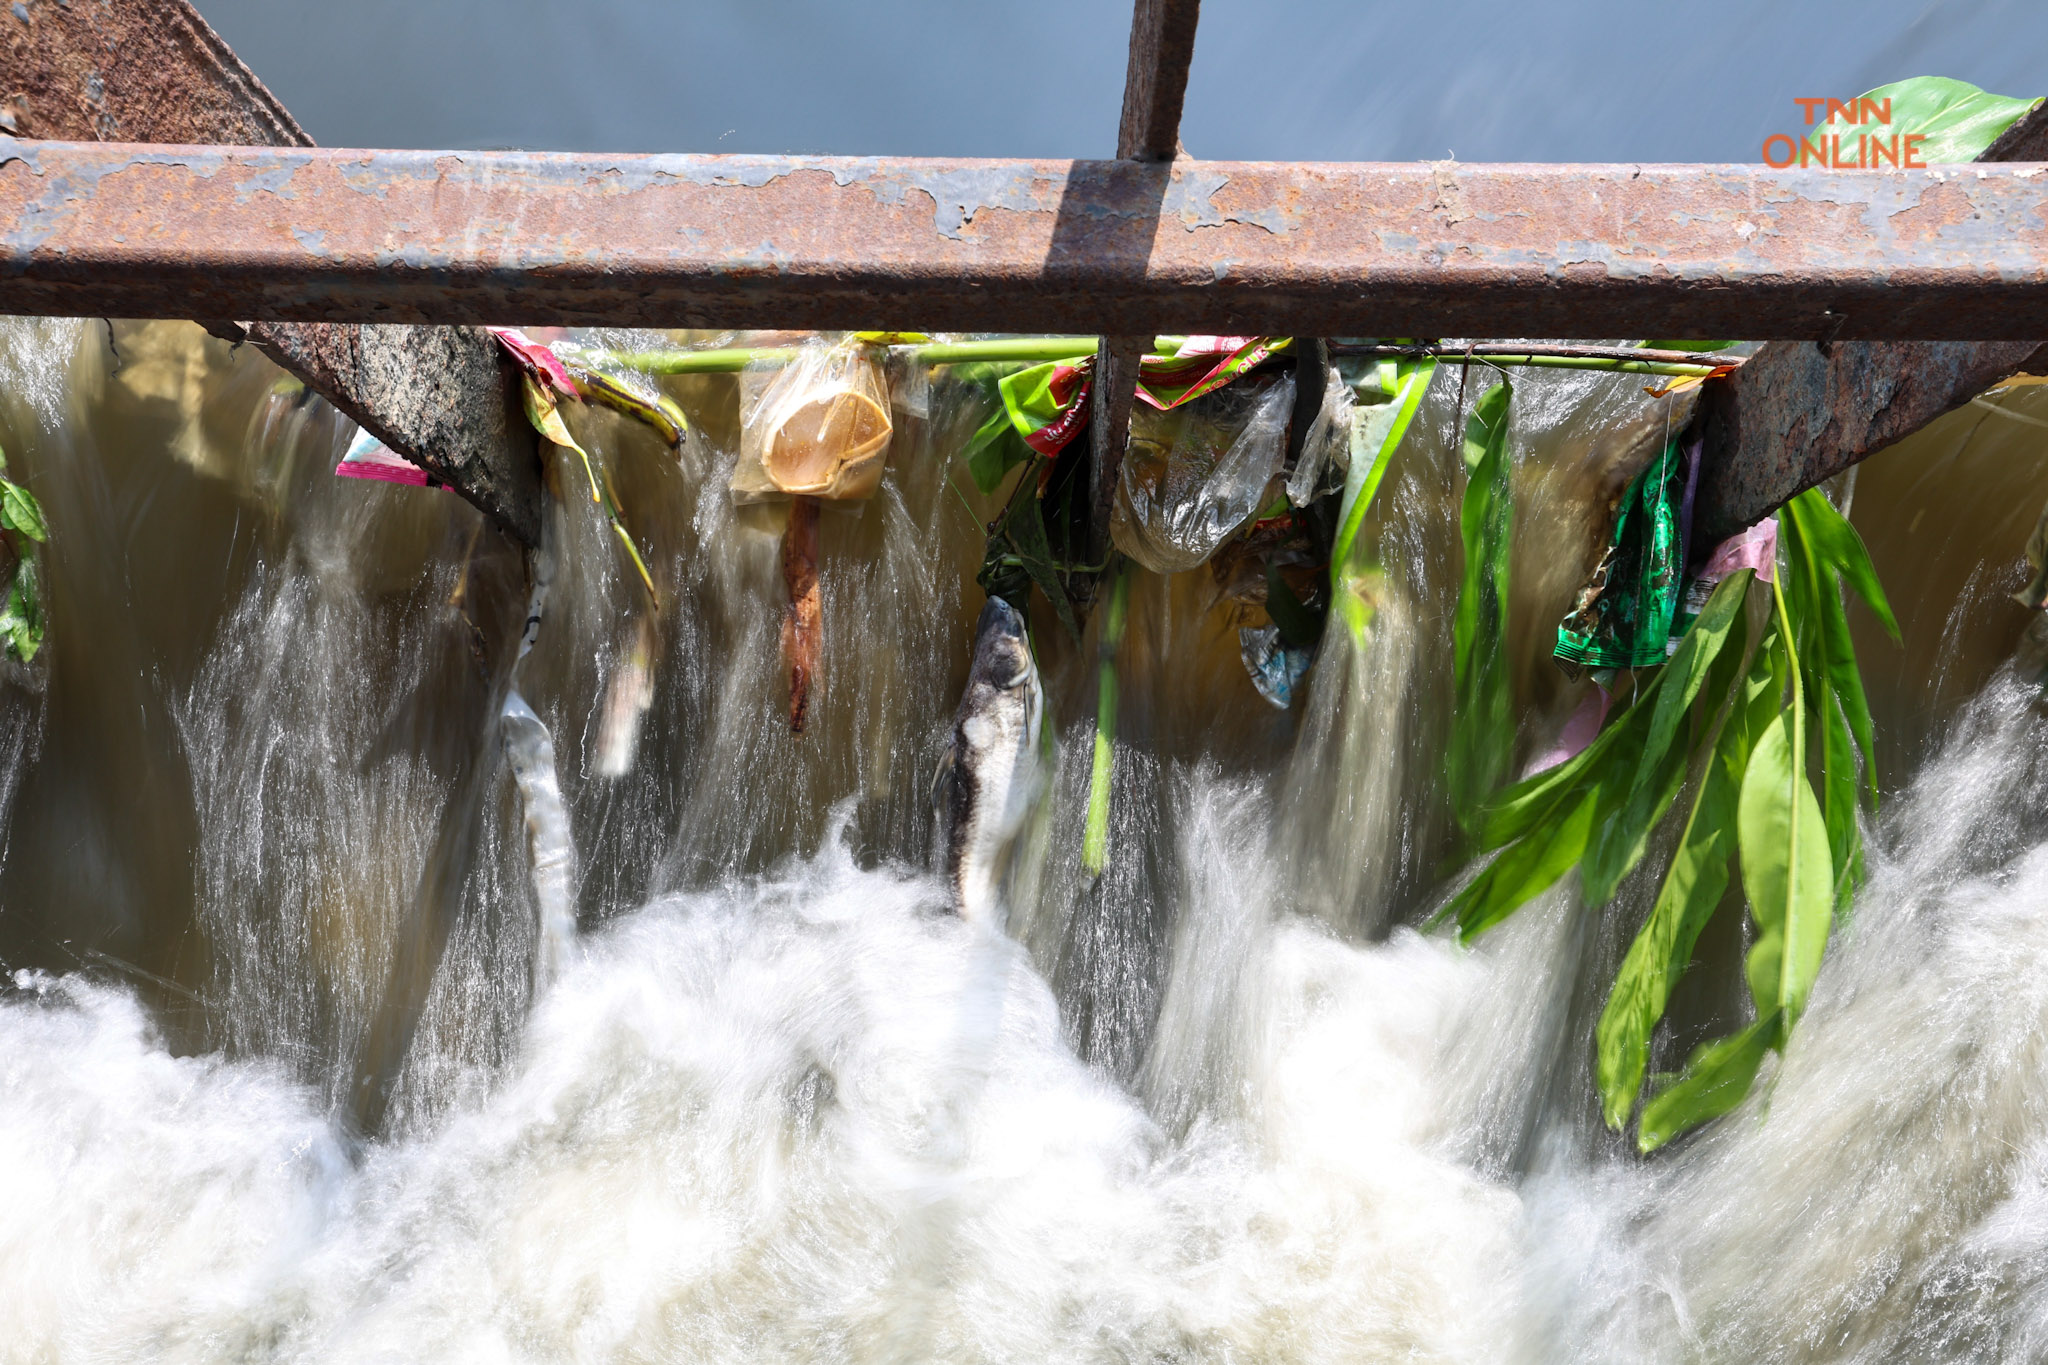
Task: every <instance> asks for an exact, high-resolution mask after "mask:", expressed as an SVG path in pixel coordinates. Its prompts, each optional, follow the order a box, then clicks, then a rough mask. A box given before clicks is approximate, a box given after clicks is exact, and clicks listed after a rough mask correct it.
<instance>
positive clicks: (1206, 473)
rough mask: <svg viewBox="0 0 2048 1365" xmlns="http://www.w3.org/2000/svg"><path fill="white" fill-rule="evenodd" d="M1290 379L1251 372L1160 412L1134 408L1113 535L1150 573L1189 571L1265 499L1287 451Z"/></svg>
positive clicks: (1291, 397)
mask: <svg viewBox="0 0 2048 1365" xmlns="http://www.w3.org/2000/svg"><path fill="white" fill-rule="evenodd" d="M1293 407H1294V377H1293V376H1292V375H1284V374H1283V375H1275V376H1273V377H1272V378H1270V379H1267V378H1259V377H1253V378H1247V379H1242V380H1239V381H1238V382H1237V383H1234V384H1231V385H1230V386H1229V387H1227V388H1223V389H1218V390H1217V391H1216V392H1214V393H1211V394H1208V395H1205V396H1204V397H1202V398H1201V399H1199V400H1197V401H1195V402H1193V403H1189V404H1188V405H1186V406H1185V407H1177V408H1173V409H1170V410H1168V411H1165V412H1160V411H1156V410H1154V409H1151V408H1148V407H1146V406H1145V405H1144V404H1142V403H1141V404H1139V405H1137V407H1136V409H1135V410H1134V411H1133V412H1132V414H1131V442H1130V447H1129V449H1128V450H1127V451H1126V453H1125V455H1124V464H1123V473H1122V475H1121V477H1120V478H1119V479H1118V480H1117V489H1116V510H1115V512H1114V513H1113V514H1112V516H1111V518H1110V536H1111V538H1112V539H1113V540H1114V541H1115V543H1116V547H1117V548H1118V549H1119V550H1121V551H1123V552H1124V553H1125V554H1127V555H1129V556H1130V557H1131V558H1132V559H1134V560H1136V561H1137V562H1138V563H1140V564H1142V565H1144V566H1145V567H1146V568H1148V569H1150V570H1152V571H1153V572H1154V573H1178V572H1179V571H1181V570H1183V569H1192V568H1194V567H1195V566H1196V565H1198V564H1201V563H1202V562H1203V561H1205V560H1207V559H1208V558H1209V556H1210V555H1212V554H1214V553H1215V552H1216V550H1217V548H1218V547H1219V546H1221V545H1222V544H1223V542H1224V541H1226V540H1228V539H1229V538H1230V536H1231V534H1232V533H1233V532H1235V531H1236V530H1237V529H1238V528H1239V527H1240V526H1242V525H1244V524H1245V522H1247V521H1249V520H1250V519H1251V517H1252V516H1253V514H1255V513H1256V512H1257V511H1258V510H1259V506H1260V504H1261V503H1262V501H1263V500H1264V499H1265V497H1266V491H1267V487H1268V485H1269V484H1271V483H1272V481H1273V476H1274V475H1275V474H1277V473H1278V472H1279V471H1280V464H1281V461H1282V459H1283V458H1284V457H1285V454H1286V438H1287V422H1288V418H1289V416H1290V415H1291V413H1292V411H1293Z"/></svg>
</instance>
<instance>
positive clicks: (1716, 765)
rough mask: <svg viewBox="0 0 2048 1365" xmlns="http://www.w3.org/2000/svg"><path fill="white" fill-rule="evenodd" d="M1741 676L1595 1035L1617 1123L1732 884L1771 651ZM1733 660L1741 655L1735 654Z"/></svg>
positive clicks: (1602, 1080) (1766, 701) (1765, 708)
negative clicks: (1746, 774)
mask: <svg viewBox="0 0 2048 1365" xmlns="http://www.w3.org/2000/svg"><path fill="white" fill-rule="evenodd" d="M1754 655H1755V658H1754V666H1752V667H1751V668H1750V669H1749V671H1748V673H1747V675H1746V676H1745V675H1743V674H1741V673H1738V674H1736V676H1735V677H1734V679H1733V685H1732V686H1730V687H1729V688H1728V689H1727V693H1728V695H1727V699H1726V700H1725V701H1724V702H1723V703H1722V707H1721V714H1720V716H1719V717H1718V722H1717V723H1718V729H1717V731H1716V732H1715V733H1714V734H1713V735H1712V736H1711V737H1710V740H1709V742H1710V743H1711V744H1712V746H1713V747H1712V750H1711V752H1710V753H1709V755H1708V759H1707V766H1706V771H1705V773H1703V774H1702V775H1701V778H1700V785H1699V791H1698V793H1697V795H1695V796H1694V798H1693V804H1692V809H1691V811H1690V812H1689V813H1688V815H1687V816H1686V822H1685V829H1684V830H1683V831H1682V832H1681V833H1680V835H1679V840H1678V850H1677V852H1676V853H1674V854H1673V855H1672V859H1671V866H1670V868H1669V869H1667V870H1666V872H1665V874H1664V883H1663V885H1662V886H1661V887H1659V888H1658V891H1657V900H1656V903H1655V904H1654V905H1652V906H1651V907H1650V913H1649V915H1648V917H1647V918H1646V919H1644V921H1643V927H1642V929H1641V930H1640V931H1639V932H1638V933H1637V934H1636V937H1635V941H1634V942H1633V943H1631V944H1630V945H1629V950H1628V955H1627V956H1626V957H1625V958H1623V959H1622V964H1621V970H1620V971H1619V972H1618V973H1616V975H1615V978H1614V989H1613V990H1612V991H1611V992H1610V993H1609V995H1608V997H1607V1006H1606V1008H1605V1009H1604V1010H1602V1011H1601V1014H1600V1023H1599V1026H1598V1029H1597V1031H1596V1034H1595V1043H1596V1047H1597V1056H1596V1078H1597V1081H1598V1084H1599V1087H1600V1094H1601V1098H1602V1102H1603V1103H1602V1107H1603V1110H1604V1112H1605V1114H1606V1117H1607V1122H1608V1123H1609V1124H1610V1125H1611V1126H1613V1127H1615V1128H1620V1127H1621V1126H1622V1125H1624V1124H1626V1123H1627V1122H1628V1116H1629V1114H1630V1112H1631V1111H1632V1110H1633V1109H1634V1108H1635V1101H1636V1094H1637V1092H1638V1091H1639V1090H1641V1089H1642V1084H1643V1073H1644V1070H1645V1069H1646V1067H1647V1066H1648V1063H1649V1052H1650V1037H1651V1034H1652V1033H1653V1032H1654V1031H1655V1030H1656V1027H1657V1023H1658V1021H1659V1020H1661V1019H1662V1018H1663V1017H1664V1007H1665V1006H1666V1005H1667V1004H1668V1003H1669V1002H1670V999H1671V991H1672V989H1673V987H1674V986H1676V985H1677V982H1678V979H1679V977H1680V976H1682V975H1684V973H1685V969H1686V966H1687V965H1688V964H1689V963H1690V962H1691V961H1692V950H1693V945H1694V944H1695V943H1696V942H1697V941H1698V940H1699V936H1700V930H1701V929H1703V928H1705V927H1706V923H1707V921H1708V920H1709V919H1710V918H1711V917H1712V916H1713V913H1714V909H1715V907H1716V906H1717V905H1719V904H1720V901H1721V897H1722V894H1723V893H1724V892H1726V891H1727V889H1728V864H1729V860H1730V859H1731V858H1733V857H1734V855H1735V848H1736V802H1737V798H1738V796H1739V794H1740V792H1741V790H1742V775H1743V771H1744V769H1745V768H1746V767H1747V766H1748V763H1749V753H1750V749H1751V748H1752V747H1753V745H1754V743H1755V739H1756V736H1757V734H1758V733H1759V732H1760V731H1761V730H1762V728H1763V727H1764V726H1765V725H1766V724H1768V723H1769V721H1768V715H1769V711H1770V707H1771V703H1772V701H1773V698H1772V696H1771V692H1772V681H1773V677H1772V673H1771V669H1770V666H1769V658H1768V652H1767V651H1766V650H1764V649H1759V650H1757V651H1754ZM1738 666H1739V661H1738Z"/></svg>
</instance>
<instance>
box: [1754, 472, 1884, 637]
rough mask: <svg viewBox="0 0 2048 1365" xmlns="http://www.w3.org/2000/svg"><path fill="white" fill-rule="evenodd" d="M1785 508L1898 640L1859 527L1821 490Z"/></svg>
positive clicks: (1813, 490)
mask: <svg viewBox="0 0 2048 1365" xmlns="http://www.w3.org/2000/svg"><path fill="white" fill-rule="evenodd" d="M1785 505H1786V507H1788V508H1790V509H1791V511H1792V517H1793V520H1794V521H1795V523H1796V524H1797V526H1798V531H1799V534H1800V535H1802V536H1804V537H1805V538H1806V539H1807V540H1808V541H1810V542H1811V543H1812V545H1813V547H1814V552H1815V554H1816V555H1817V556H1818V557H1819V558H1820V559H1821V560H1822V561H1823V562H1824V563H1826V564H1827V565H1829V566H1830V567H1831V568H1833V569H1834V570H1835V572H1837V573H1839V574H1840V575H1841V576H1842V581H1843V582H1845V583H1847V584H1848V585H1849V588H1850V590H1851V591H1853V592H1854V593H1855V594H1856V595H1857V596H1858V597H1860V598H1862V599H1863V604H1864V605H1865V606H1867V607H1869V608H1870V610H1871V613H1872V614H1873V615H1875V616H1876V617H1877V620H1878V624H1879V625H1881V626H1883V627H1884V628H1885V633H1886V634H1888V635H1890V636H1891V637H1892V639H1894V640H1897V639H1898V638H1899V623H1898V619H1897V618H1896V617H1894V616H1893V615H1892V606H1891V603H1890V602H1889V601H1888V600H1886V598H1885V595H1884V585H1883V584H1882V583H1880V582H1878V581H1877V569H1876V568H1875V567H1874V566H1873V565H1872V564H1871V562H1870V550H1869V548H1868V547H1867V546H1865V545H1864V543H1863V537H1862V536H1861V535H1859V534H1857V531H1856V528H1855V526H1853V525H1851V524H1850V521H1849V519H1848V518H1847V517H1845V516H1843V515H1842V514H1841V513H1840V512H1839V511H1837V510H1835V505H1834V504H1833V503H1831V502H1829V501H1828V498H1827V494H1825V493H1823V492H1821V491H1820V490H1819V489H1818V488H1809V489H1807V490H1806V491H1805V492H1804V493H1801V494H1800V495H1799V496H1798V497H1796V498H1794V499H1792V501H1790V502H1788V503H1786V504H1785ZM1781 524H1782V523H1781Z"/></svg>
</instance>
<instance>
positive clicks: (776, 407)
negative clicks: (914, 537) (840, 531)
mask: <svg viewBox="0 0 2048 1365" xmlns="http://www.w3.org/2000/svg"><path fill="white" fill-rule="evenodd" d="M893 434H894V426H893V424H892V423H891V421H890V417H889V386H888V384H887V382H886V381H885V380H884V379H883V377H882V365H881V358H880V355H879V353H878V352H876V350H875V349H874V348H872V347H868V346H862V345H859V344H857V343H854V342H842V343H840V344H839V345H836V346H828V345H825V344H824V343H822V342H820V343H813V344H811V345H809V346H806V347H805V348H804V349H803V353H802V354H800V355H799V356H798V357H797V358H796V359H795V360H794V361H792V362H790V363H789V364H788V365H786V366H784V367H783V368H782V369H781V370H779V371H774V372H767V373H762V372H756V373H750V374H748V375H745V376H743V377H742V383H741V391H740V458H739V464H738V466H737V467H736V468H735V469H734V470H733V475H732V484H731V488H732V495H733V498H734V500H735V501H737V502H762V501H767V500H769V499H775V498H785V497H797V496H801V497H808V498H828V499H833V500H840V501H843V500H849V499H860V498H867V497H871V496H873V494H874V491H875V489H876V488H877V487H879V486H880V485H881V482H882V466H883V465H884V464H885V463H886V462H887V460H888V458H889V439H890V437H891V436H892V435H893Z"/></svg>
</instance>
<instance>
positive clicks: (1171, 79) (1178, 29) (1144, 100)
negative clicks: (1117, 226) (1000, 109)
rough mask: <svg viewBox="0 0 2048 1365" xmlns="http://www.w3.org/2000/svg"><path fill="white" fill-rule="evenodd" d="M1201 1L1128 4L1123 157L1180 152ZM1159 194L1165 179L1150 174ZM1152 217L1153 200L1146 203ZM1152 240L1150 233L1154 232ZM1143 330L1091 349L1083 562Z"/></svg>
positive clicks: (1107, 483) (1099, 526)
mask: <svg viewBox="0 0 2048 1365" xmlns="http://www.w3.org/2000/svg"><path fill="white" fill-rule="evenodd" d="M1201 14H1202V6H1201V0H1137V3H1136V4H1134V5H1133V6H1132V7H1131V55H1130V61H1129V63H1128V65H1127V66H1126V68H1125V72H1124V109H1123V117H1122V119H1121V120H1120V121H1119V123H1118V126H1117V134H1116V154H1117V158H1118V159H1119V160H1123V161H1149V162H1164V161H1172V160H1173V159H1174V157H1175V156H1177V155H1179V154H1180V151H1181V145H1180V114H1181V106H1182V105H1183V104H1185V103H1186V101H1187V93H1188V68H1189V67H1190V66H1191V65H1192V64H1193V63H1194V60H1195V25H1196V23H1197V21H1198V20H1199V19H1200V18H1201ZM1156 183H1157V185H1158V188H1159V192H1160V196H1161V199H1163V198H1164V195H1165V191H1166V188H1167V185H1168V184H1169V181H1168V180H1167V179H1165V178H1156ZM1145 207H1146V210H1147V211H1148V212H1149V213H1150V214H1151V215H1152V217H1153V218H1154V219H1155V220H1156V219H1157V218H1158V215H1159V209H1160V200H1154V201H1153V202H1151V203H1149V204H1147V205H1146V206H1145ZM1155 238H1156V233H1155ZM1151 341H1152V338H1151V336H1150V335H1149V334H1148V335H1145V336H1105V337H1103V338H1101V340H1100V341H1099V342H1097V344H1096V348H1095V374H1096V379H1097V383H1096V385H1095V416H1094V420H1092V421H1091V422H1090V423H1089V451H1088V459H1089V466H1090V469H1089V480H1088V482H1089V500H1090V504H1091V508H1092V510H1091V513H1090V521H1089V524H1090V525H1091V526H1093V527H1094V534H1093V538H1092V539H1093V543H1092V544H1091V545H1090V546H1089V550H1088V557H1089V559H1090V560H1092V561H1094V562H1096V563H1101V562H1102V560H1103V558H1104V556H1106V555H1107V554H1108V553H1109V519H1110V510H1111V505H1112V503H1113V502H1114V500H1115V496H1116V483H1117V477H1118V475H1119V473H1120V472H1121V471H1122V469H1123V463H1124V450H1125V447H1127V446H1128V445H1129V444H1130V439H1131V404H1132V403H1133V402H1134V401H1135V396H1136V394H1135V391H1136V387H1137V382H1138V360H1139V358H1140V357H1141V356H1143V355H1144V354H1145V349H1146V347H1148V346H1149V345H1151Z"/></svg>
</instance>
